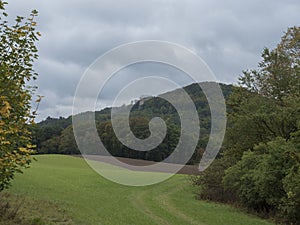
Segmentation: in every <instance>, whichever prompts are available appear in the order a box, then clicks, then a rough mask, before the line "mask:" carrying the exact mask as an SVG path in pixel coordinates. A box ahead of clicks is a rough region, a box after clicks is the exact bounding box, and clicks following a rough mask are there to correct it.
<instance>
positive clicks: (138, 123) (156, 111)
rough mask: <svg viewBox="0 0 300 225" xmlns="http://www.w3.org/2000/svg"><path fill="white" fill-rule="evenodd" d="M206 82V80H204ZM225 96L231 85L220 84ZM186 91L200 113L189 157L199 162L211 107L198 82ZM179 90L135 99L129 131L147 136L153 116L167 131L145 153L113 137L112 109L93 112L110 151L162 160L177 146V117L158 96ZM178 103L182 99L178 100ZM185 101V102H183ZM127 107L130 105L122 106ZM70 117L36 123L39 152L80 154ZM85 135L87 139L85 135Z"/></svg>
mask: <svg viewBox="0 0 300 225" xmlns="http://www.w3.org/2000/svg"><path fill="white" fill-rule="evenodd" d="M207 84H209V83H207ZM220 87H221V89H222V91H223V95H224V98H225V99H226V100H227V99H228V97H229V95H230V93H231V92H232V85H226V84H220ZM184 89H185V91H186V92H187V93H188V94H189V96H190V97H191V99H192V100H193V102H194V104H195V106H196V109H197V111H198V114H199V119H200V126H201V130H200V133H201V136H200V138H199V142H198V146H197V149H196V150H195V153H194V155H193V157H192V159H191V160H190V162H189V163H190V164H193V163H196V162H198V161H199V159H200V156H201V152H203V149H204V148H205V146H206V143H207V140H208V135H209V133H210V109H209V106H208V103H207V99H206V97H205V95H204V93H203V91H202V90H201V89H200V87H199V85H197V84H191V85H189V86H186V87H184ZM177 92H178V90H174V91H170V92H168V93H164V94H162V95H159V96H157V97H150V98H147V100H145V99H141V100H140V101H137V102H136V103H135V104H134V105H133V107H132V109H131V114H130V125H131V129H132V132H133V133H134V134H135V135H136V136H137V137H138V138H141V139H143V138H146V137H148V136H149V135H150V131H149V127H148V123H149V121H150V119H151V118H153V117H161V118H162V119H163V120H164V121H165V122H166V124H167V134H166V137H165V139H164V141H163V142H162V143H161V144H160V145H159V146H158V147H156V148H155V149H153V150H151V151H148V152H140V151H135V150H132V149H129V148H128V147H126V146H124V145H123V144H122V143H121V142H120V141H119V140H118V139H117V138H116V136H115V134H114V132H113V128H112V124H111V121H110V117H111V115H110V113H111V108H105V109H103V110H101V111H97V112H96V113H95V119H96V121H97V129H98V133H99V136H100V138H101V141H102V142H103V144H104V146H105V147H106V148H107V149H108V150H109V151H110V153H111V154H112V155H114V156H117V157H126V158H135V159H143V160H151V161H161V160H163V159H165V158H166V157H168V156H169V154H170V153H171V152H172V151H173V150H174V149H175V148H176V146H177V143H178V140H179V137H180V118H179V116H178V114H177V111H176V109H175V108H174V107H173V106H172V105H171V104H170V103H169V102H167V101H166V100H164V99H162V98H160V96H163V95H172V96H177ZM178 101H179V102H180V101H181V100H180V99H178ZM182 104H184V102H182ZM123 107H129V106H123ZM71 122H72V119H71V116H70V117H68V118H66V119H65V118H58V119H54V118H50V117H48V118H47V119H46V120H45V121H42V122H40V123H38V124H37V125H36V126H35V127H34V129H33V133H34V140H35V144H36V145H37V150H38V153H40V154H43V153H47V154H48V153H50V154H51V153H52V154H53V153H55V154H79V153H80V152H79V150H78V148H77V145H76V142H75V139H74V135H73V130H72V126H71ZM85 138H89V135H88V134H87V135H86V136H85ZM87 153H88V154H94V151H93V150H92V149H89V150H87V152H86V154H87Z"/></svg>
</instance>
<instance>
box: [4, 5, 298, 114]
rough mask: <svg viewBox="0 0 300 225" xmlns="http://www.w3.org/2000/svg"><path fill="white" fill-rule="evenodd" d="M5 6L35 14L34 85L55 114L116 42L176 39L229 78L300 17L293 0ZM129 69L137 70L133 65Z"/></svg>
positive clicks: (63, 111) (45, 107)
mask: <svg viewBox="0 0 300 225" xmlns="http://www.w3.org/2000/svg"><path fill="white" fill-rule="evenodd" d="M7 8H8V11H9V13H10V15H11V16H12V15H26V14H28V13H29V12H30V10H31V9H34V8H36V9H38V11H39V13H40V15H39V17H38V23H39V27H38V28H39V30H40V31H41V32H42V34H43V36H42V38H41V40H40V42H39V43H38V47H39V50H40V59H39V60H38V62H37V63H36V69H37V70H38V72H39V74H40V77H39V80H38V81H37V85H38V86H39V93H41V94H43V95H46V98H45V99H44V100H43V101H44V105H43V104H42V105H41V110H43V112H44V114H45V115H46V113H48V114H49V115H53V116H54V115H55V116H57V115H63V116H66V115H68V114H70V111H69V108H71V107H72V101H70V99H71V98H72V95H73V94H74V92H75V89H76V85H77V82H78V81H79V79H80V77H81V75H82V74H83V72H84V70H85V69H86V68H87V67H88V66H89V65H90V63H92V62H93V61H94V60H95V59H96V58H97V57H99V56H100V55H102V54H103V53H105V52H106V51H108V50H110V49H111V48H114V47H116V46H118V45H120V44H124V43H126V42H133V41H140V40H149V39H158V40H165V41H171V42H176V43H178V44H181V45H184V46H186V47H188V48H190V49H192V50H193V51H195V52H196V53H197V54H199V56H201V57H202V58H203V59H204V60H205V61H206V62H207V64H208V65H209V66H210V67H211V69H212V70H213V71H214V72H215V74H216V77H217V78H218V80H219V81H221V82H226V83H230V82H236V80H237V77H238V75H239V74H241V71H242V70H244V69H247V68H253V67H255V66H256V65H257V63H258V61H259V60H260V53H261V51H262V49H263V47H270V48H273V47H275V45H276V44H277V43H278V42H279V41H280V37H281V36H282V34H283V32H284V31H285V30H286V29H287V27H289V26H293V25H299V21H300V14H299V12H300V2H299V1H298V0H287V1H281V0H251V1H250V0H246V1H239V0H229V1H218V0H199V1H198V0H187V1H171V0H162V1H161V0H151V1H139V0H126V1H118V2H117V1H104V0H102V1H100V0H87V1H82V0H72V1H71V0H64V1H58V0H53V1H35V0H27V1H22V0H14V1H11V2H9V5H8V7H7ZM125 57H126V56H125ZM144 69H145V68H144ZM148 69H149V72H151V71H152V70H153V72H157V70H156V69H155V68H154V67H151V68H148ZM129 72H132V73H134V75H132V77H137V76H138V75H139V70H138V68H136V69H133V70H132V71H130V70H128V71H126V73H129ZM126 73H125V72H124V73H123V75H122V76H123V77H122V79H120V78H119V79H115V81H114V82H112V83H111V84H110V86H109V87H110V88H109V89H110V91H107V92H106V94H105V95H104V96H105V100H104V103H103V104H105V103H108V102H109V101H108V99H109V98H110V96H111V97H112V96H113V95H114V94H113V93H116V90H118V89H119V88H120V87H121V86H122V85H123V83H126V81H129V78H128V77H129V75H127V76H126V75H125V74H126ZM57 101H59V102H60V103H57V104H56V103H55V102H57ZM62 105H63V107H62ZM59 108H61V111H60V110H59ZM60 113H61V114H60ZM41 118H42V116H40V117H39V119H41Z"/></svg>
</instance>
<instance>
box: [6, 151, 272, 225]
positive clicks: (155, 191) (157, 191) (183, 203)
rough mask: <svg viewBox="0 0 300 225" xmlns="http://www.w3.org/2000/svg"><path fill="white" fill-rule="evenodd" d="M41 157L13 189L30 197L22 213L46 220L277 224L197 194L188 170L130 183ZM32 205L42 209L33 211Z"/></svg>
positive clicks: (110, 224)
mask: <svg viewBox="0 0 300 225" xmlns="http://www.w3.org/2000/svg"><path fill="white" fill-rule="evenodd" d="M36 158H37V160H38V161H37V162H34V163H33V164H32V167H31V168H30V169H28V170H26V171H25V174H23V175H18V176H17V177H16V179H15V181H14V182H13V185H12V187H11V188H10V189H9V190H8V192H9V193H11V194H12V195H13V196H15V195H19V196H24V197H26V198H28V199H29V200H28V202H29V203H28V204H27V205H26V207H27V209H28V210H27V211H26V210H25V211H24V212H23V216H24V218H32V219H34V218H38V219H39V218H41V221H43V222H41V224H47V223H49V224H51V223H52V224H53V223H54V224H92V225H94V224H103V225H106V224H107V225H153V224H166V225H177V224H178V225H184V224H198V225H268V224H272V223H271V222H269V221H265V220H261V219H259V218H257V217H254V216H251V215H247V214H245V213H243V212H241V211H239V210H238V209H235V208H232V207H229V206H225V205H220V204H215V203H208V202H203V201H197V200H195V197H194V192H193V187H192V186H191V185H190V183H189V180H188V179H187V177H186V176H185V175H175V176H173V177H172V178H171V179H169V180H167V181H165V182H162V183H159V184H156V185H152V186H145V187H128V186H124V185H119V184H116V183H113V182H111V181H108V180H106V179H104V178H102V177H101V176H100V175H98V174H97V173H96V172H94V171H93V170H92V169H91V168H90V167H89V166H88V165H87V164H86V162H85V161H84V160H83V159H81V158H75V157H71V156H63V155H41V156H36ZM99 166H103V165H101V163H99ZM104 167H105V168H106V169H107V165H105V166H104ZM114 169H116V168H114ZM141 174H142V175H144V176H151V173H145V172H144V173H142V172H141ZM32 207H35V208H36V209H38V210H36V211H34V210H33V211H32V212H31V211H30V208H32ZM53 218H54V219H56V221H53ZM51 219H52V220H51Z"/></svg>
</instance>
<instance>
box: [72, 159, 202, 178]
mask: <svg viewBox="0 0 300 225" xmlns="http://www.w3.org/2000/svg"><path fill="white" fill-rule="evenodd" d="M74 156H76V157H83V156H82V155H74ZM84 158H86V159H89V160H95V161H99V162H104V163H109V164H112V165H116V166H119V165H118V164H116V163H115V162H114V161H113V160H112V158H115V159H117V160H119V161H120V162H123V163H126V164H127V165H128V166H124V167H125V168H127V169H132V168H131V167H130V166H138V167H140V168H138V169H137V170H139V171H146V172H168V171H167V170H166V168H164V169H160V168H151V169H149V168H145V166H149V165H153V164H156V163H157V162H153V161H146V160H141V159H130V158H122V157H110V156H100V155H85V156H84ZM164 165H166V167H167V168H169V169H170V172H171V171H172V168H174V167H176V164H171V163H164ZM177 166H178V165H177ZM177 173H178V174H190V175H195V174H199V170H198V167H197V165H184V166H183V168H182V169H180V170H179V171H178V172H177Z"/></svg>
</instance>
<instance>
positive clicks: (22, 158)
mask: <svg viewBox="0 0 300 225" xmlns="http://www.w3.org/2000/svg"><path fill="white" fill-rule="evenodd" d="M6 4H7V3H6V2H4V1H2V0H0V191H1V190H3V189H5V188H7V187H8V186H9V184H10V182H11V180H12V179H13V178H14V175H15V173H16V172H22V168H26V167H28V166H29V164H30V162H31V159H30V154H31V153H32V152H33V150H34V146H33V145H32V144H31V134H30V131H29V126H30V124H31V123H33V120H34V115H35V113H32V112H31V107H30V102H31V99H32V95H33V93H34V91H35V87H31V86H29V85H28V81H30V80H32V79H36V78H37V73H35V71H34V69H33V62H34V60H35V59H37V58H38V54H37V48H36V46H35V42H36V41H37V40H38V36H40V34H39V33H38V32H36V31H35V27H36V22H35V21H34V19H35V17H36V16H37V11H36V10H33V11H32V12H31V14H30V17H29V18H24V17H20V16H18V17H17V18H16V20H15V24H14V25H9V24H8V21H7V20H6V18H7V17H8V15H7V13H6V12H5V5H6Z"/></svg>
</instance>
